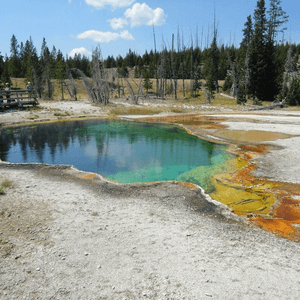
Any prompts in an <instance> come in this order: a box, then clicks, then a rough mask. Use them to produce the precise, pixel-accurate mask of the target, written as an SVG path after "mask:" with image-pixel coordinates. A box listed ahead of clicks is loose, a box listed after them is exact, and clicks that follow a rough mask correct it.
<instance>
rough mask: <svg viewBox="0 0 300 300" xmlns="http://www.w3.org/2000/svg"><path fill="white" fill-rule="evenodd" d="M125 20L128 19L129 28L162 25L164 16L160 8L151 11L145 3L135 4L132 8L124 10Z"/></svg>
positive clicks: (164, 19)
mask: <svg viewBox="0 0 300 300" xmlns="http://www.w3.org/2000/svg"><path fill="white" fill-rule="evenodd" d="M124 16H125V18H127V19H130V21H131V22H130V25H131V27H134V26H139V25H158V26H159V25H162V24H164V23H165V21H166V15H165V13H164V10H163V9H162V8H159V7H158V8H156V9H152V8H151V7H149V6H148V5H147V4H146V3H143V4H140V3H135V4H134V5H133V6H132V8H128V9H126V11H125V13H124Z"/></svg>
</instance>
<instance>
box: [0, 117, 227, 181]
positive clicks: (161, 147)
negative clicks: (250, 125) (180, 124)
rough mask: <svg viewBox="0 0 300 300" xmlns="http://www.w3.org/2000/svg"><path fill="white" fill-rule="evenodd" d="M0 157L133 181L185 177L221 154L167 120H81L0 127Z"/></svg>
mask: <svg viewBox="0 0 300 300" xmlns="http://www.w3.org/2000/svg"><path fill="white" fill-rule="evenodd" d="M0 158H1V159H2V160H4V161H9V162H13V163H22V162H39V163H49V164H71V165H74V166H75V167H77V168H78V169H80V170H84V171H92V172H97V173H99V174H102V175H103V176H105V177H107V178H111V179H114V180H117V181H120V182H137V181H157V180H174V179H178V178H179V179H180V178H184V179H185V180H187V181H191V180H190V178H189V176H187V174H189V173H188V172H190V170H192V169H195V168H197V167H199V166H204V167H210V169H211V167H213V166H216V165H220V164H222V163H223V162H224V161H226V159H227V155H226V153H225V148H224V147H222V146H218V145H214V144H211V143H208V142H205V141H202V140H200V139H198V138H197V137H194V136H191V135H189V134H187V133H186V132H185V131H184V130H182V129H180V128H177V127H174V126H170V125H157V124H148V123H136V122H125V121H112V120H93V121H90V120H89V121H87V120H85V121H73V122H57V123H51V124H43V125H37V126H28V127H20V128H12V129H2V130H1V131H0ZM201 172H202V173H203V172H204V173H205V170H202V171H201ZM182 176H183V177H182ZM198 177H199V176H198ZM197 183H199V182H197Z"/></svg>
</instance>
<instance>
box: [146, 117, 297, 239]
mask: <svg viewBox="0 0 300 300" xmlns="http://www.w3.org/2000/svg"><path fill="white" fill-rule="evenodd" d="M143 120H144V121H152V122H153V121H155V122H168V123H176V124H182V125H184V126H185V127H186V128H187V129H188V130H190V131H191V132H194V133H199V132H200V135H201V133H203V130H204V131H205V130H207V129H215V131H214V132H213V133H211V132H210V134H211V135H213V136H214V137H218V138H222V139H225V140H227V141H230V142H231V143H232V144H233V145H235V151H233V152H234V153H235V154H236V157H235V158H233V159H230V160H229V161H228V162H227V165H226V167H225V168H224V166H222V168H220V172H219V174H217V175H214V176H213V178H212V180H211V182H210V186H212V192H210V193H209V194H210V196H211V197H212V198H213V199H215V200H217V201H219V202H221V203H223V204H226V205H227V206H228V207H229V208H231V209H232V211H233V212H234V213H235V214H237V215H242V216H245V217H246V218H248V220H249V222H251V223H253V224H255V225H257V226H259V227H261V228H262V229H264V230H267V231H270V232H273V233H275V234H277V235H279V236H282V237H285V238H289V239H291V240H294V241H300V200H299V199H298V197H299V196H300V185H299V184H292V183H283V182H275V181H269V180H265V179H260V178H256V177H255V176H254V175H253V171H254V170H255V169H256V168H257V165H255V164H254V163H253V162H252V159H253V158H255V157H257V156H259V155H262V154H264V153H266V152H267V151H268V146H266V145H261V144H259V145H257V143H261V142H266V141H271V140H276V139H283V138H288V137H291V136H290V135H287V134H282V133H274V132H264V131H254V130H252V131H242V130H229V129H226V128H224V126H223V125H221V124H220V123H219V122H221V121H222V120H220V119H214V118H208V117H205V116H203V115H196V114H194V115H183V116H172V117H152V118H144V119H143ZM199 170H200V169H199ZM196 171H197V170H196V169H195V172H196Z"/></svg>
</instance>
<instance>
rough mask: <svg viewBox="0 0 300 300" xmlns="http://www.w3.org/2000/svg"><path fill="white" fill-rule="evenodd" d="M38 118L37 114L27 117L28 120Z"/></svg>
mask: <svg viewBox="0 0 300 300" xmlns="http://www.w3.org/2000/svg"><path fill="white" fill-rule="evenodd" d="M38 118H39V116H38V115H34V116H30V117H29V118H28V119H29V120H36V119H38Z"/></svg>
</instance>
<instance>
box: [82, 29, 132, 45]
mask: <svg viewBox="0 0 300 300" xmlns="http://www.w3.org/2000/svg"><path fill="white" fill-rule="evenodd" d="M77 38H78V39H92V40H93V41H94V42H97V43H109V42H111V41H115V40H117V39H123V40H132V41H133V40H134V37H133V36H132V35H131V33H129V32H128V31H127V30H124V31H122V32H120V33H117V32H110V31H106V32H103V31H97V30H87V31H85V32H83V33H80V34H78V35H77Z"/></svg>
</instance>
